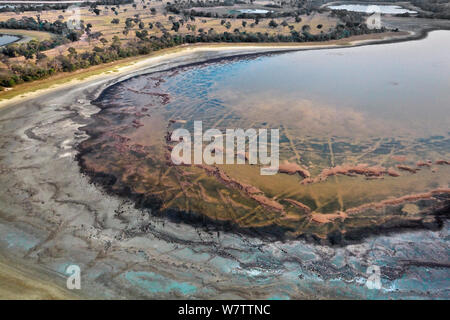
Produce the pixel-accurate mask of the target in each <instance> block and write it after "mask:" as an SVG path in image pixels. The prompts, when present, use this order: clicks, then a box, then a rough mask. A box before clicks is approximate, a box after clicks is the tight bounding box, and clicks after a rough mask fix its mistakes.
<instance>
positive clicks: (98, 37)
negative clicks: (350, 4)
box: [0, 0, 386, 90]
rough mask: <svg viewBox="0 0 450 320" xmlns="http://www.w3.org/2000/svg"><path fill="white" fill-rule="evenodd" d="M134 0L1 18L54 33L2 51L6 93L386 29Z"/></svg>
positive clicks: (309, 16)
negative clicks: (140, 64) (151, 64)
mask: <svg viewBox="0 0 450 320" xmlns="http://www.w3.org/2000/svg"><path fill="white" fill-rule="evenodd" d="M127 1H128V0H104V1H103V2H104V3H106V2H108V3H112V4H109V5H106V4H105V5H98V4H95V3H91V4H90V5H89V6H84V7H80V8H79V9H78V12H75V11H73V10H72V9H71V10H67V11H66V10H48V11H45V10H44V11H40V12H37V11H35V12H29V11H26V12H21V13H17V12H8V13H2V14H1V15H0V28H4V29H13V30H23V29H25V30H35V31H45V32H50V33H52V34H53V35H54V36H53V37H52V38H51V39H46V40H43V41H38V40H32V41H29V42H27V43H21V44H18V43H15V44H11V45H8V46H5V47H2V48H1V49H0V61H1V63H0V90H4V88H7V87H13V86H15V85H17V84H20V83H23V82H30V81H34V80H38V79H42V78H46V77H49V76H51V75H54V74H55V73H58V72H73V71H75V70H79V69H84V68H89V67H90V66H96V65H100V64H103V63H108V62H112V61H116V60H120V59H123V58H128V57H133V56H139V55H145V54H149V53H151V52H155V51H158V50H161V49H164V48H171V47H175V46H178V45H183V44H194V43H281V42H285V43H301V42H320V41H329V40H337V39H342V38H346V37H350V36H353V35H364V34H371V33H380V32H384V31H386V30H385V29H379V30H372V29H369V28H368V27H367V26H366V24H365V19H366V16H365V15H364V14H360V13H352V12H347V11H329V10H328V11H323V10H321V9H320V10H319V9H314V8H311V7H310V6H309V5H308V4H307V3H306V2H305V1H301V0H295V1H293V2H292V3H290V4H284V5H274V6H271V7H267V6H266V5H267V3H266V2H265V4H264V5H262V4H258V3H256V4H251V3H248V4H246V5H245V6H247V7H249V6H255V7H257V8H260V7H261V6H263V7H265V8H266V9H269V11H270V12H272V13H273V12H275V14H267V13H264V14H247V13H245V14H244V15H242V13H239V11H236V9H237V8H241V7H242V6H243V4H242V3H245V2H242V1H239V0H238V1H233V2H232V4H231V3H230V5H228V8H230V10H234V11H233V12H235V13H234V14H231V15H229V13H227V14H226V15H224V16H220V17H216V16H214V17H213V16H211V17H208V16H205V17H201V16H198V15H197V14H192V12H191V11H189V10H188V11H180V12H177V10H176V8H177V7H180V9H181V8H182V6H181V5H182V4H183V3H187V2H179V1H177V2H174V3H171V2H167V1H158V2H153V1H139V2H135V3H126V4H123V3H124V2H127ZM128 2H129V1H128ZM227 3H228V2H227ZM200 4H203V5H204V7H208V8H210V9H215V8H216V7H217V6H218V5H219V7H217V8H219V9H220V10H222V9H223V6H222V4H223V2H213V3H210V2H192V3H191V4H190V5H189V6H190V7H192V5H200ZM214 5H215V6H216V7H215V6H214ZM276 6H279V7H280V8H278V7H276ZM192 8H195V7H192ZM277 10H278V11H277ZM276 12H278V13H276ZM75 14H77V15H79V16H77V15H75ZM73 19H79V20H78V21H74V20H73ZM75 22H77V24H74V23H75ZM72 25H74V26H75V25H76V28H74V27H71V26H72ZM2 88H3V89H2Z"/></svg>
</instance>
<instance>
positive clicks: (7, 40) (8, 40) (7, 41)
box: [0, 34, 20, 46]
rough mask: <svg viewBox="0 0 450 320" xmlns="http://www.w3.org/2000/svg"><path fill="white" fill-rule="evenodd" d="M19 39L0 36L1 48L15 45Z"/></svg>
mask: <svg viewBox="0 0 450 320" xmlns="http://www.w3.org/2000/svg"><path fill="white" fill-rule="evenodd" d="M19 39H20V38H19V37H16V36H11V35H9V34H0V46H4V45H6V44H10V43H13V42H15V41H17V40H19Z"/></svg>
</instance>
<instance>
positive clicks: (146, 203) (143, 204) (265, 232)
mask: <svg viewBox="0 0 450 320" xmlns="http://www.w3.org/2000/svg"><path fill="white" fill-rule="evenodd" d="M324 49H325V48H324ZM306 50H311V49H306ZM318 50H320V49H318ZM290 51H297V50H284V51H271V52H261V53H247V54H242V53H241V54H234V55H231V56H227V57H223V56H219V57H217V58H210V59H207V60H199V61H196V62H191V63H186V64H182V65H179V66H174V67H169V68H166V69H164V71H171V70H175V69H178V68H181V67H188V66H193V65H199V64H203V63H206V62H214V61H218V60H226V59H235V58H245V57H248V56H255V55H264V54H269V53H270V54H276V53H280V52H290ZM152 73H154V72H143V73H142V74H152ZM128 79H129V78H126V79H123V80H120V81H116V82H114V83H113V84H110V85H108V88H110V87H112V86H115V85H118V84H120V83H122V82H124V81H127V80H128ZM105 91H106V90H102V91H101V93H100V94H99V95H98V96H97V97H96V99H95V100H97V99H101V98H102V96H103V95H104V94H105ZM92 103H93V104H94V105H96V103H95V101H93V102H92ZM81 130H84V129H83V128H81ZM87 134H88V136H90V133H89V132H87ZM84 151H85V150H80V149H79V148H78V152H79V153H78V154H77V157H76V159H77V161H78V164H79V166H80V168H81V172H82V173H84V174H86V175H87V176H88V177H89V178H90V180H91V182H93V183H96V184H98V185H100V186H101V187H102V189H103V190H105V191H107V192H108V193H109V194H111V195H115V196H119V197H124V198H127V199H131V200H132V201H133V202H134V203H135V204H136V207H137V208H142V209H151V212H152V214H155V215H157V216H160V215H162V216H164V217H167V218H168V219H169V220H171V221H173V222H177V223H178V222H186V223H188V224H193V225H195V226H199V225H203V226H205V227H207V228H209V227H212V228H216V229H217V230H221V231H229V230H232V231H234V232H237V233H242V234H246V235H250V236H262V237H264V238H267V237H269V238H273V239H275V240H281V241H283V240H285V239H287V238H288V239H292V237H286V233H287V232H290V231H293V230H292V229H289V228H286V227H282V226H278V225H267V226H264V227H249V228H244V227H240V226H239V225H236V224H235V223H234V222H232V221H216V220H213V219H210V218H208V217H205V216H203V215H200V214H198V213H195V212H186V211H182V210H175V209H169V210H160V207H161V203H160V200H159V199H157V198H154V197H151V196H145V195H143V194H138V193H134V192H132V191H131V190H129V189H123V190H115V191H114V190H112V189H111V188H110V184H111V181H115V180H114V179H115V177H114V176H109V175H108V174H107V173H102V172H100V173H98V172H91V171H90V170H89V168H88V167H87V166H86V165H84V163H83V161H82V159H81V158H82V156H83V155H84V153H83V152H84ZM447 193H448V192H447ZM412 196H414V195H412ZM432 198H433V197H431V196H430V197H429V199H432ZM448 208H449V203H448V201H444V203H443V204H442V203H441V205H440V206H437V207H435V208H434V209H435V210H434V211H426V215H424V218H423V219H418V220H416V221H412V220H407V221H401V220H399V221H397V220H395V219H391V220H388V221H386V222H385V223H383V225H378V226H376V227H373V228H367V227H362V228H353V229H351V230H347V231H348V233H347V234H344V233H340V234H329V236H328V237H327V238H319V237H316V236H315V235H314V234H308V233H303V234H300V235H297V236H296V238H301V239H305V240H308V241H311V242H313V243H318V244H322V245H337V246H344V245H348V244H353V243H358V242H361V241H362V240H363V239H365V238H367V237H369V236H371V235H378V234H390V233H394V232H402V231H406V230H420V229H429V230H439V229H440V228H441V227H442V220H441V219H442V217H443V216H444V219H445V218H446V217H445V214H444V215H443V212H446V210H448ZM391 209H392V210H394V208H391ZM349 210H350V211H351V210H352V209H349ZM180 214H181V215H182V216H183V217H184V218H183V219H181V218H180V217H179V216H180ZM431 217H434V221H430V219H428V218H431Z"/></svg>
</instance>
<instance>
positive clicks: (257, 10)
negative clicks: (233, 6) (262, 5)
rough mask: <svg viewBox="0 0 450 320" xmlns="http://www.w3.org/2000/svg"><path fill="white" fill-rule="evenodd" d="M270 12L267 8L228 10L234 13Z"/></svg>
mask: <svg viewBox="0 0 450 320" xmlns="http://www.w3.org/2000/svg"><path fill="white" fill-rule="evenodd" d="M268 12H270V11H269V10H264V9H238V10H230V13H231V14H234V13H247V14H266V13H268Z"/></svg>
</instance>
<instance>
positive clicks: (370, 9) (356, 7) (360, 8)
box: [328, 4, 417, 14]
mask: <svg viewBox="0 0 450 320" xmlns="http://www.w3.org/2000/svg"><path fill="white" fill-rule="evenodd" d="M328 8H330V9H333V10H347V11H354V12H365V13H374V12H379V13H385V14H403V13H417V11H413V10H409V9H405V8H402V7H401V6H397V5H385V4H377V5H373V4H340V5H335V6H328Z"/></svg>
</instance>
